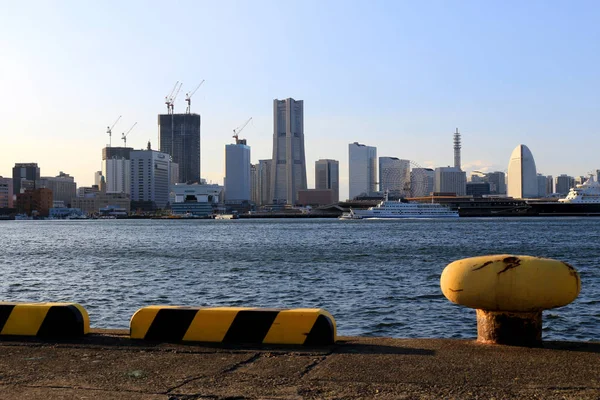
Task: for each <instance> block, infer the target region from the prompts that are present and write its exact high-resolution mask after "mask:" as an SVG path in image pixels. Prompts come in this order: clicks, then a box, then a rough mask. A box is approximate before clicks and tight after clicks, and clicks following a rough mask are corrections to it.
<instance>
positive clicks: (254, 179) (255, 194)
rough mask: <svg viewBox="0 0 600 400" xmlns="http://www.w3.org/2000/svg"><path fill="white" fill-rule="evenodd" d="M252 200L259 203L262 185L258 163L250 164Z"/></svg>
mask: <svg viewBox="0 0 600 400" xmlns="http://www.w3.org/2000/svg"><path fill="white" fill-rule="evenodd" d="M250 201H251V202H253V203H254V204H259V201H260V187H259V186H258V164H250Z"/></svg>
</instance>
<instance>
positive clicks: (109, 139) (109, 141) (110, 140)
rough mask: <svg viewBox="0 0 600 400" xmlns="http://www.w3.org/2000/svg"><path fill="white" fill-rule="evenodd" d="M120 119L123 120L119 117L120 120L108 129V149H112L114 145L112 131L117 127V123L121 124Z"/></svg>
mask: <svg viewBox="0 0 600 400" xmlns="http://www.w3.org/2000/svg"><path fill="white" fill-rule="evenodd" d="M120 119H121V116H120V115H119V118H117V120H116V121H115V123H114V124H112V126H107V127H106V133H108V147H110V146H111V144H112V129H113V128H114V127H115V125H116V124H117V122H119V120H120Z"/></svg>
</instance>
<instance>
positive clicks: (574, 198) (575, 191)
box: [558, 177, 600, 204]
mask: <svg viewBox="0 0 600 400" xmlns="http://www.w3.org/2000/svg"><path fill="white" fill-rule="evenodd" d="M558 201H559V202H561V203H579V204H581V203H583V204H594V203H596V204H600V183H598V182H596V181H594V178H592V177H590V179H588V180H587V181H585V182H584V183H582V184H579V185H576V186H575V187H574V188H571V190H570V191H569V194H567V197H565V198H564V199H559V200H558Z"/></svg>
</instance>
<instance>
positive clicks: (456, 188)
mask: <svg viewBox="0 0 600 400" xmlns="http://www.w3.org/2000/svg"><path fill="white" fill-rule="evenodd" d="M433 191H434V192H437V193H455V194H456V195H457V196H464V195H466V193H467V173H466V172H464V171H461V170H460V169H459V168H456V167H438V168H436V169H435V181H434V188H433Z"/></svg>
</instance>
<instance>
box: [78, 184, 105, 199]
mask: <svg viewBox="0 0 600 400" xmlns="http://www.w3.org/2000/svg"><path fill="white" fill-rule="evenodd" d="M99 191H100V186H99V185H92V186H80V187H78V188H77V197H86V196H90V195H93V194H94V193H98V192H99Z"/></svg>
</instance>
